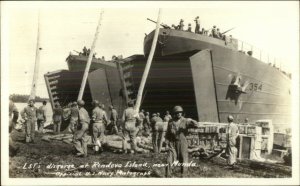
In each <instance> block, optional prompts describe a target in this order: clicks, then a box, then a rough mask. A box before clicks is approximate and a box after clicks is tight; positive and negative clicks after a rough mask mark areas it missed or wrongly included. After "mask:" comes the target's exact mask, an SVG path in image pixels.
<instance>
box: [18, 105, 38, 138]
mask: <svg viewBox="0 0 300 186" xmlns="http://www.w3.org/2000/svg"><path fill="white" fill-rule="evenodd" d="M36 110H37V108H36V107H35V106H34V100H33V99H30V100H29V101H28V106H26V107H25V108H24V110H23V111H22V112H21V116H22V118H23V119H24V120H25V135H26V139H25V141H26V143H30V142H32V143H34V133H35V122H36Z"/></svg>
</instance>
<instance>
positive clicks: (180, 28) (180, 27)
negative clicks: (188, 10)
mask: <svg viewBox="0 0 300 186" xmlns="http://www.w3.org/2000/svg"><path fill="white" fill-rule="evenodd" d="M183 22H184V20H183V19H180V22H179V30H183V27H184V23H183Z"/></svg>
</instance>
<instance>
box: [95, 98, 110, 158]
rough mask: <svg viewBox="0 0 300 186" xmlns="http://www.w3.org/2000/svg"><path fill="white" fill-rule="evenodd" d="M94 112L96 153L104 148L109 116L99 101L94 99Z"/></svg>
mask: <svg viewBox="0 0 300 186" xmlns="http://www.w3.org/2000/svg"><path fill="white" fill-rule="evenodd" d="M92 104H93V106H94V109H93V113H92V121H93V142H94V145H95V148H94V150H95V153H97V152H98V151H99V149H100V148H102V145H103V144H104V143H105V133H104V132H105V125H106V124H107V116H106V113H105V111H104V110H102V108H100V107H99V101H98V100H94V101H93V103H92Z"/></svg>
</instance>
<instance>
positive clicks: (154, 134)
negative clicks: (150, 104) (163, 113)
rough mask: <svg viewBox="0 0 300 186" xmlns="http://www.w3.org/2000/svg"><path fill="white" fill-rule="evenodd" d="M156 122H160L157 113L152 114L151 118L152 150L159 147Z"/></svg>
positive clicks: (155, 151) (154, 150) (155, 150)
mask: <svg viewBox="0 0 300 186" xmlns="http://www.w3.org/2000/svg"><path fill="white" fill-rule="evenodd" d="M157 122H162V119H161V118H160V117H158V116H157V113H153V114H152V118H151V128H152V145H153V152H154V153H157V152H158V147H159V141H158V138H159V132H158V125H157Z"/></svg>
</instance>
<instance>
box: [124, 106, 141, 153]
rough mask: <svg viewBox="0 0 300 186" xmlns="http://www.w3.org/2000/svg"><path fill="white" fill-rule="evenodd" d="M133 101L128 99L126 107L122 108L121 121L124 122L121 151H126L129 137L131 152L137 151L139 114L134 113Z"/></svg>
mask: <svg viewBox="0 0 300 186" xmlns="http://www.w3.org/2000/svg"><path fill="white" fill-rule="evenodd" d="M133 106H134V102H133V101H129V103H128V108H127V109H125V110H124V112H123V116H122V121H123V123H124V128H123V151H124V152H125V153H126V152H127V149H126V146H127V138H128V137H129V139H130V145H131V153H134V152H135V151H137V148H136V140H135V139H136V135H137V132H138V130H139V129H138V126H139V125H140V124H141V120H140V118H139V115H138V114H137V113H135V110H134V108H133Z"/></svg>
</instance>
